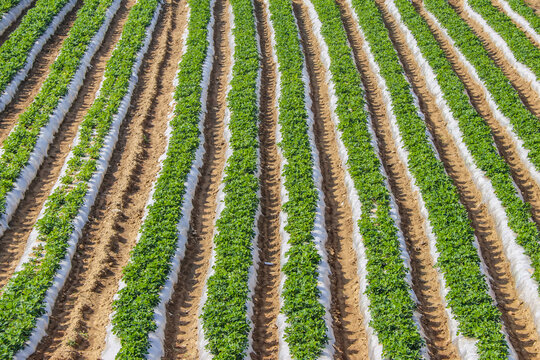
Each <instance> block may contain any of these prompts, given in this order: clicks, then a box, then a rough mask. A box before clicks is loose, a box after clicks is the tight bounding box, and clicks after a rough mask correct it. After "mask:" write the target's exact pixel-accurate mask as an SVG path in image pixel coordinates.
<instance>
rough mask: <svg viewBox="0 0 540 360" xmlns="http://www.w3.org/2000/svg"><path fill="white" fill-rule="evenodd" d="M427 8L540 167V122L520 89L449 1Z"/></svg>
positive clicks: (436, 0)
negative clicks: (516, 88)
mask: <svg viewBox="0 0 540 360" xmlns="http://www.w3.org/2000/svg"><path fill="white" fill-rule="evenodd" d="M424 4H425V7H426V9H427V10H429V11H430V12H431V13H432V14H433V15H435V17H436V18H437V20H438V22H439V23H440V24H441V25H442V26H443V27H444V28H445V30H446V33H447V34H448V35H449V36H450V37H451V38H452V39H453V42H454V44H455V46H456V47H457V48H459V49H460V50H461V52H462V53H463V55H464V56H465V57H466V59H467V60H468V61H469V62H470V63H471V64H472V65H473V66H474V68H475V70H476V72H477V73H478V75H479V77H480V79H481V80H482V81H483V82H484V84H485V86H486V88H487V89H488V90H489V92H490V94H491V96H492V97H493V99H494V100H495V102H496V103H497V105H498V108H499V110H500V111H501V112H502V113H503V114H504V115H505V116H506V117H507V118H508V119H509V121H510V123H511V124H512V125H513V129H514V131H515V132H516V134H517V135H518V136H519V138H520V139H522V140H523V142H524V146H525V148H526V149H527V150H528V151H529V153H528V158H529V159H530V161H531V162H532V164H533V165H534V166H535V167H536V169H537V170H540V122H539V121H538V118H537V117H536V116H534V115H533V114H532V113H531V112H530V111H529V110H527V108H526V107H525V106H524V105H523V103H522V102H521V100H520V98H519V95H518V94H517V92H516V90H515V89H514V88H513V87H512V85H511V84H510V82H509V80H508V79H507V78H506V77H505V76H504V74H503V72H502V71H501V69H500V68H498V67H497V66H496V65H495V63H494V62H493V61H492V60H491V59H490V58H489V55H488V53H487V51H486V50H485V49H484V48H483V47H482V43H481V42H480V40H479V39H478V38H477V37H476V36H475V35H474V33H473V32H472V30H471V29H470V28H469V27H468V26H467V24H466V23H465V22H464V21H463V20H462V19H461V18H460V17H459V15H458V14H456V12H455V11H454V10H453V9H452V8H451V6H450V5H449V4H448V3H447V2H446V1H445V0H425V1H424Z"/></svg>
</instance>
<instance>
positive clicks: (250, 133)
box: [201, 0, 259, 360]
mask: <svg viewBox="0 0 540 360" xmlns="http://www.w3.org/2000/svg"><path fill="white" fill-rule="evenodd" d="M230 3H231V5H232V10H233V14H234V27H233V30H232V32H233V36H234V42H235V45H234V46H235V47H234V65H233V77H232V80H231V90H230V91H229V94H228V95H227V106H228V108H229V110H230V113H231V115H230V122H229V130H230V132H231V138H230V142H229V146H230V148H231V150H232V154H231V156H230V157H229V159H227V165H226V167H225V176H224V180H223V181H224V183H225V187H224V190H223V191H224V194H225V199H224V203H225V207H224V209H223V211H222V213H221V215H220V217H219V219H218V220H217V221H216V229H217V231H216V235H215V236H214V251H215V263H214V266H213V271H214V273H213V274H212V276H210V278H209V279H208V282H207V296H208V297H207V300H206V303H205V304H204V306H203V310H202V314H201V318H202V322H203V329H204V334H205V337H206V339H207V340H208V350H209V351H210V352H211V353H212V354H213V355H214V359H216V360H218V359H244V357H245V352H246V350H247V347H248V334H249V330H250V324H249V319H248V317H247V301H248V296H249V288H248V280H249V271H250V268H251V267H252V266H253V257H252V241H253V239H254V237H255V230H254V226H255V215H256V213H257V208H258V205H259V198H258V190H259V180H258V178H257V172H258V171H257V158H258V155H259V154H258V146H259V143H258V104H257V91H258V89H257V79H258V76H259V73H258V72H259V53H258V47H257V40H256V39H257V33H256V29H255V17H254V14H253V4H252V2H251V0H231V1H230Z"/></svg>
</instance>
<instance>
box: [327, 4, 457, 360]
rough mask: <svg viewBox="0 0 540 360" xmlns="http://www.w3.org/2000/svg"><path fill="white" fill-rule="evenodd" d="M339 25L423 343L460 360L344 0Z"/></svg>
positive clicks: (436, 355)
mask: <svg viewBox="0 0 540 360" xmlns="http://www.w3.org/2000/svg"><path fill="white" fill-rule="evenodd" d="M337 3H338V5H339V6H340V10H341V18H342V22H343V24H344V26H345V30H346V31H347V35H348V38H349V43H350V44H351V46H352V48H353V54H354V56H355V61H356V67H357V68H358V71H359V72H360V74H361V76H362V82H363V84H364V87H365V89H366V95H367V101H368V107H369V111H370V114H371V119H372V123H373V127H374V130H375V133H376V135H377V143H378V147H379V153H380V154H381V158H382V161H383V165H384V167H385V170H386V173H387V174H388V180H389V183H390V187H391V190H392V193H393V194H394V196H395V199H396V203H397V206H398V210H399V214H400V217H401V224H400V228H401V229H402V231H403V235H404V237H405V242H406V246H407V252H408V253H409V256H410V263H411V275H412V282H413V290H414V292H415V294H416V297H417V298H418V311H419V312H420V315H421V316H420V321H421V324H422V328H423V330H424V333H425V335H426V343H427V348H428V352H429V355H430V358H431V359H458V358H459V356H458V352H457V349H456V348H455V346H454V344H452V342H451V336H450V330H449V326H448V316H447V313H446V310H445V307H444V303H443V299H442V298H441V295H440V291H439V289H440V283H439V279H438V273H437V270H436V268H435V267H434V261H433V259H432V257H431V253H430V249H429V242H428V239H427V235H426V232H425V222H424V219H423V216H422V215H421V212H420V205H419V199H418V197H419V196H420V195H419V194H418V193H417V192H416V191H414V192H413V190H412V188H411V186H412V184H411V183H410V181H409V178H408V175H407V172H406V164H404V163H403V162H402V161H401V160H400V158H399V156H398V154H397V149H396V145H395V144H394V141H393V138H392V133H391V131H390V124H389V121H388V119H387V117H386V112H385V109H384V108H385V105H384V101H383V98H382V92H381V89H380V88H379V87H378V86H377V80H376V78H375V75H374V70H373V69H372V68H370V66H369V62H368V60H367V55H366V54H365V52H364V50H363V49H362V45H363V41H362V38H361V36H360V33H359V31H358V24H357V23H356V22H355V20H354V19H353V17H352V14H351V9H350V7H349V6H348V5H347V4H346V3H345V1H343V0H337Z"/></svg>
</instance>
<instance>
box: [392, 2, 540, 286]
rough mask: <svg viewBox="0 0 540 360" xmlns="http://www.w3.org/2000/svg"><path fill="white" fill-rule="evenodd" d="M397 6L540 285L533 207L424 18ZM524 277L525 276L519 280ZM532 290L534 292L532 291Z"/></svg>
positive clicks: (539, 248) (539, 249)
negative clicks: (515, 180)
mask: <svg viewBox="0 0 540 360" xmlns="http://www.w3.org/2000/svg"><path fill="white" fill-rule="evenodd" d="M394 4H395V5H396V6H397V9H398V10H399V12H400V13H401V16H402V19H403V21H404V23H405V24H406V25H407V27H408V28H409V29H410V31H411V32H412V34H413V35H414V37H415V38H416V39H417V41H418V46H419V48H420V51H421V52H422V54H423V56H424V57H425V58H426V59H427V61H428V63H429V65H430V66H431V68H432V69H433V71H434V73H435V74H436V81H437V82H438V84H440V87H441V89H442V92H443V94H442V95H443V97H444V99H445V100H446V102H447V104H448V106H449V108H450V109H451V112H452V115H453V117H454V118H455V119H456V120H457V122H458V124H459V128H460V130H461V133H462V136H461V138H462V140H463V141H464V142H465V144H466V145H467V149H468V151H469V152H470V153H471V155H472V157H473V159H474V163H475V164H476V165H477V166H478V167H479V168H480V169H481V170H482V171H483V174H484V175H485V176H486V177H487V178H488V179H489V181H490V182H491V184H492V186H493V189H494V193H495V195H496V196H497V198H498V199H499V201H500V204H501V205H502V206H503V208H504V211H505V213H506V216H507V219H503V222H506V221H507V222H508V225H509V227H510V229H512V231H513V232H514V233H515V234H516V235H517V236H516V235H514V236H505V238H511V239H505V241H506V240H510V241H514V238H515V241H516V242H517V243H518V244H519V245H521V246H522V247H523V248H524V249H525V253H526V254H527V255H528V256H529V258H530V260H531V262H532V266H533V268H534V273H533V276H534V278H535V279H536V281H537V282H540V233H539V231H538V229H537V228H536V226H535V224H534V222H533V221H532V219H531V213H530V205H529V204H527V203H525V202H524V201H523V200H522V198H521V196H520V194H519V192H518V190H517V189H516V187H515V185H514V183H513V180H512V176H511V173H510V169H509V166H508V164H507V163H506V162H505V161H504V159H503V158H502V157H501V156H500V155H499V153H498V151H497V148H496V147H495V145H494V140H493V137H492V135H491V131H490V128H489V126H488V125H487V124H486V122H485V121H484V120H483V119H482V118H481V116H480V115H479V114H478V113H477V112H476V109H475V108H474V107H473V106H472V105H471V103H470V102H469V98H468V97H467V95H466V94H467V93H466V91H465V87H464V85H463V83H461V81H460V79H459V77H458V76H457V74H456V73H455V72H454V71H452V67H451V64H450V62H449V61H448V60H447V59H446V57H445V56H444V51H443V50H442V48H440V47H439V45H438V43H437V40H436V39H435V37H434V36H433V34H432V33H431V31H430V30H429V27H428V25H427V23H426V22H425V21H424V19H423V18H422V17H421V16H420V15H419V14H418V13H417V12H416V11H415V10H414V7H413V6H412V5H411V4H410V3H409V2H408V1H406V0H395V1H394ZM523 276H525V274H522V275H521V276H520V277H523ZM531 290H532V289H531Z"/></svg>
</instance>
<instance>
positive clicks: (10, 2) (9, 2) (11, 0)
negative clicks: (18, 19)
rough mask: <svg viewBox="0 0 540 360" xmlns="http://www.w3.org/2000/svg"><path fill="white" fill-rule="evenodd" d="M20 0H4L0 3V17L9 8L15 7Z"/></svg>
mask: <svg viewBox="0 0 540 360" xmlns="http://www.w3.org/2000/svg"><path fill="white" fill-rule="evenodd" d="M20 1H21V0H5V1H2V3H1V4H0V18H1V17H2V15H4V14H5V13H7V12H8V11H9V10H11V8H13V7H15V6H16V5H17V4H18V3H19V2H20Z"/></svg>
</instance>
